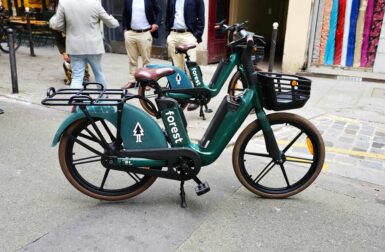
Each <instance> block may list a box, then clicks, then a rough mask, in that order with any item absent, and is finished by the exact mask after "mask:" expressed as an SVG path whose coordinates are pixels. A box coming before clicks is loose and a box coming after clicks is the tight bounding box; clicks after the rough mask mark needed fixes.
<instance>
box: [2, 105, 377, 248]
mask: <svg viewBox="0 0 385 252" xmlns="http://www.w3.org/2000/svg"><path fill="white" fill-rule="evenodd" d="M0 108H2V109H4V110H5V113H4V114H2V115H0V125H1V132H0V133H1V137H0V146H1V151H0V160H1V162H0V170H1V176H0V195H1V207H0V218H1V225H0V233H1V234H2V235H1V236H0V251H15V250H16V251H19V250H22V251H24V250H25V251H175V250H176V251H257V250H258V251H282V250H286V251H294V250H295V251H363V250H365V251H384V250H385V241H384V239H383V237H385V211H384V209H385V206H384V205H385V188H384V187H382V186H380V185H375V184H369V183H365V182H361V181H360V180H355V179H349V178H345V177H341V176H338V175H336V174H335V173H332V172H328V171H327V170H325V171H323V172H322V173H321V175H320V176H319V178H318V179H317V180H316V182H315V183H314V184H313V185H312V186H311V187H309V188H308V189H307V190H305V191H304V192H302V193H301V194H298V195H296V196H294V197H292V198H290V199H286V200H266V199H261V198H259V197H256V196H254V195H253V194H252V193H250V192H249V191H247V190H246V189H244V188H243V187H241V185H240V183H239V182H238V181H237V178H236V177H235V175H234V172H233V170H232V165H231V152H232V147H229V148H228V149H226V151H225V152H224V153H223V154H222V156H221V157H220V158H219V160H218V161H217V162H215V163H214V164H213V165H211V166H209V167H205V168H203V169H202V172H201V174H200V178H202V180H207V181H208V182H209V183H210V186H211V191H210V192H209V193H208V194H206V195H204V196H201V197H197V196H195V193H194V190H193V186H194V185H193V183H191V182H189V183H187V186H186V191H187V203H188V208H187V209H181V208H180V207H179V184H178V183H177V182H173V181H167V180H163V179H158V180H157V181H156V182H155V183H154V185H153V186H152V187H151V188H150V189H149V190H147V191H146V192H144V193H143V194H141V195H139V196H137V197H135V198H133V199H130V200H127V201H123V202H120V203H106V202H101V201H97V200H94V199H92V198H89V197H87V196H84V195H82V194H81V193H79V192H78V191H77V190H75V189H74V188H72V186H71V185H70V184H69V183H68V182H67V181H66V179H65V177H64V176H63V174H62V172H61V170H60V167H59V163H58V160H57V148H51V147H50V146H49V145H50V142H51V140H52V137H53V135H54V133H55V131H56V128H57V127H58V125H59V123H60V122H61V121H62V120H63V119H64V118H65V117H66V115H68V112H67V111H65V110H57V109H52V108H45V107H42V106H39V105H32V104H29V103H24V102H19V101H16V100H13V99H8V98H1V97H0ZM335 165H338V164H335ZM334 169H337V170H338V167H334Z"/></svg>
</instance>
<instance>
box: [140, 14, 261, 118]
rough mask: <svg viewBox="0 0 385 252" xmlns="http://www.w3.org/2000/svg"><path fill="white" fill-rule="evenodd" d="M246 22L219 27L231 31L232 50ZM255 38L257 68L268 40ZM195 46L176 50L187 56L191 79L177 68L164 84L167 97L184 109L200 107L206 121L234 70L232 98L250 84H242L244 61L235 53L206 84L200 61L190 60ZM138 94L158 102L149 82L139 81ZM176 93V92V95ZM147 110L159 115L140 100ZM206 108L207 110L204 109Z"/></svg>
mask: <svg viewBox="0 0 385 252" xmlns="http://www.w3.org/2000/svg"><path fill="white" fill-rule="evenodd" d="M245 24H246V22H245V23H241V24H234V25H232V26H227V25H225V24H224V21H222V22H221V23H219V24H217V25H216V28H217V29H218V30H221V32H223V33H225V32H228V38H229V45H230V48H233V47H232V46H231V43H232V42H233V38H234V36H237V35H236V34H237V33H238V32H239V31H240V30H242V29H244V28H245ZM254 37H255V43H254V45H253V50H252V54H251V58H252V61H253V64H254V66H256V65H257V64H258V63H259V62H260V61H262V60H263V57H264V50H265V48H264V45H265V41H264V38H263V37H261V36H256V35H254ZM195 47H196V46H195V45H178V46H176V48H175V50H176V53H180V54H184V57H185V59H186V61H185V68H186V70H187V72H188V73H189V76H190V77H188V75H187V74H186V73H185V71H183V70H181V69H179V68H177V67H173V68H174V70H175V74H172V75H169V76H167V82H166V83H164V84H165V85H163V87H162V89H163V90H165V91H167V93H166V92H165V93H164V95H167V96H169V97H172V98H174V99H176V100H177V101H178V103H179V104H180V106H181V108H182V109H184V108H185V107H186V106H187V105H188V104H189V103H191V104H197V105H199V106H200V116H201V117H202V118H203V119H204V120H205V119H206V118H205V113H204V112H212V110H210V109H208V107H207V105H208V103H209V102H210V100H211V98H213V97H215V96H217V95H218V94H219V93H220V91H221V89H222V87H223V86H224V85H225V82H226V80H227V78H228V77H229V75H230V74H231V73H232V70H233V69H234V68H235V67H236V66H237V71H236V72H235V73H234V74H233V76H232V78H231V81H230V83H229V85H228V93H229V94H231V95H235V94H237V93H239V92H242V90H244V89H245V88H247V83H246V82H245V81H242V76H243V75H242V74H241V67H242V66H241V62H240V59H239V54H237V53H236V52H234V51H233V52H232V54H231V55H230V56H229V57H228V59H226V60H221V61H220V63H219V64H218V67H217V69H216V71H215V73H214V75H213V77H212V79H211V81H210V83H209V84H205V83H204V82H203V77H202V71H201V69H200V67H199V65H198V64H197V63H196V62H193V61H191V60H190V56H189V54H188V51H189V50H190V49H194V48H195ZM147 67H148V68H162V67H164V65H148V66H147ZM190 78H191V80H190ZM138 84H139V88H138V95H140V96H143V97H146V98H148V99H154V98H155V96H156V94H155V90H154V89H153V88H151V86H149V85H146V83H141V82H139V83H138ZM174 91H175V92H174ZM140 104H141V105H142V107H143V109H144V110H145V111H147V113H149V114H150V115H152V116H155V112H154V111H152V110H151V109H150V108H149V107H148V106H147V103H146V102H145V101H140ZM203 108H205V110H203Z"/></svg>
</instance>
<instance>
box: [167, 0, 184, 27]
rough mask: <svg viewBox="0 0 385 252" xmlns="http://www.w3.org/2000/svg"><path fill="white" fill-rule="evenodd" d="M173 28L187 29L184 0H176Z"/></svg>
mask: <svg viewBox="0 0 385 252" xmlns="http://www.w3.org/2000/svg"><path fill="white" fill-rule="evenodd" d="M171 29H187V26H186V22H185V20H184V0H176V3H175V19H174V25H173V27H171Z"/></svg>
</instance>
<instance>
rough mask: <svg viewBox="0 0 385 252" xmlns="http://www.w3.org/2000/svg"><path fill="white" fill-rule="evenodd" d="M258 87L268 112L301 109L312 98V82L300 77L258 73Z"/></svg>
mask: <svg viewBox="0 0 385 252" xmlns="http://www.w3.org/2000/svg"><path fill="white" fill-rule="evenodd" d="M258 85H259V86H260V87H261V90H262V98H263V107H265V108H266V109H268V110H275V111H280V110H288V109H296V108H301V107H303V106H304V105H305V104H306V102H307V101H308V100H309V98H310V89H311V80H309V79H307V78H303V77H300V76H296V75H287V74H279V73H264V72H258Z"/></svg>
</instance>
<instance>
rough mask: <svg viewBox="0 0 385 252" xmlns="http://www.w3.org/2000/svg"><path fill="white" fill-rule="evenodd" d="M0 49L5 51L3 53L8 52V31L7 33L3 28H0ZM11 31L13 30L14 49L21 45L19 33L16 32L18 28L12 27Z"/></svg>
mask: <svg viewBox="0 0 385 252" xmlns="http://www.w3.org/2000/svg"><path fill="white" fill-rule="evenodd" d="M0 29H1V30H0V34H1V35H0V50H1V51H3V52H5V53H9V45H8V33H7V30H6V29H5V28H3V27H2V28H0ZM12 29H13V31H14V33H13V34H14V36H13V38H14V47H15V51H16V50H17V49H18V48H19V47H20V45H21V34H20V32H18V30H17V29H16V28H12Z"/></svg>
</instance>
